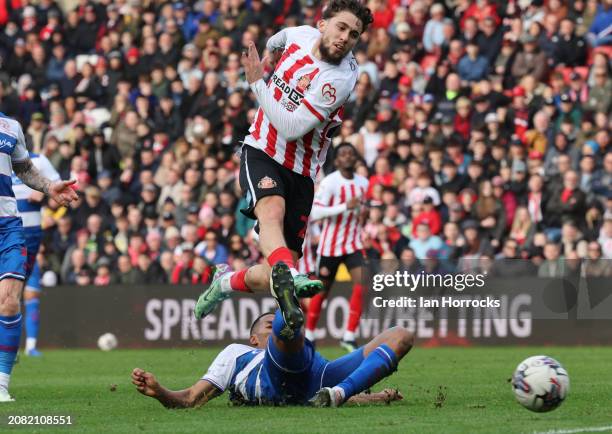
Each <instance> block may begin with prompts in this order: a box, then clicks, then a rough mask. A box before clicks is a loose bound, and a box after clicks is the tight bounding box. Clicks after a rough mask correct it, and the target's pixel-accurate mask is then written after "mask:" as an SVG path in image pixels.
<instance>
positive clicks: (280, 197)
mask: <svg viewBox="0 0 612 434" xmlns="http://www.w3.org/2000/svg"><path fill="white" fill-rule="evenodd" d="M322 16H323V19H321V20H320V21H319V22H318V23H317V28H314V27H311V26H300V27H293V28H286V29H283V30H281V31H280V32H278V33H277V34H276V35H274V36H272V37H271V38H270V39H269V40H268V42H267V49H268V51H269V52H271V53H273V57H274V59H275V60H276V59H278V60H277V61H276V65H275V69H274V72H273V74H272V76H271V78H270V80H269V81H268V83H266V82H265V81H264V80H263V71H264V64H265V62H266V59H265V58H264V61H263V62H262V61H260V59H259V55H258V53H257V49H256V48H255V45H254V44H253V43H251V45H250V46H249V48H248V52H245V53H243V56H242V64H243V66H244V69H245V74H246V78H247V81H248V82H249V84H250V86H251V90H252V91H253V93H254V94H255V97H256V98H257V102H258V103H259V109H258V111H257V113H256V115H255V120H254V122H253V125H251V128H250V129H249V135H248V136H247V137H246V138H245V139H244V146H243V147H242V153H241V165H240V185H241V188H242V190H243V191H244V192H245V193H246V195H247V199H248V203H249V207H248V208H247V209H245V210H242V212H243V213H244V214H245V215H247V216H249V217H251V218H253V219H257V226H256V227H257V228H258V230H259V235H260V237H259V238H260V242H259V244H260V248H261V251H262V253H263V254H264V256H265V257H266V261H267V263H265V264H259V265H256V266H253V267H250V268H248V269H245V270H242V271H238V272H230V271H229V267H227V266H222V267H217V270H216V272H215V274H214V276H213V282H212V283H211V285H210V287H209V288H208V289H207V290H206V291H205V292H204V293H203V294H202V295H201V296H200V298H199V300H198V302H197V304H196V309H195V314H196V317H197V318H202V317H203V316H205V315H207V314H208V313H210V312H212V310H213V309H214V308H215V307H216V306H217V305H218V304H219V303H220V302H221V301H222V300H223V299H225V298H227V297H229V296H230V294H231V293H232V292H233V291H243V292H250V291H254V290H259V291H265V290H268V288H269V290H270V291H271V292H272V295H273V296H274V297H275V298H276V300H277V302H278V303H279V307H280V309H281V312H282V313H283V315H284V317H285V320H286V322H287V324H289V326H290V328H295V327H298V326H301V325H302V324H303V322H304V314H303V312H302V310H301V309H300V305H299V302H298V299H297V297H296V295H297V296H298V297H304V296H311V295H313V294H314V293H316V292H318V291H320V290H321V289H323V284H322V282H321V281H318V280H309V279H308V277H307V276H304V275H300V274H299V273H298V271H297V270H296V268H295V264H296V261H297V259H298V258H299V256H300V255H301V254H302V244H303V241H304V233H305V231H306V224H307V222H308V216H309V214H310V209H311V208H312V200H313V197H314V178H315V176H316V174H317V172H318V171H319V168H320V167H321V165H322V164H323V162H324V161H325V156H326V153H327V149H328V147H329V144H330V137H331V134H332V131H333V130H334V129H336V128H337V127H338V126H339V125H340V122H341V114H342V113H341V112H342V108H343V106H344V104H345V103H346V101H347V100H348V98H349V96H350V93H351V91H352V90H353V88H354V87H355V83H356V82H357V74H358V69H357V62H356V60H355V57H354V56H353V54H352V52H351V50H352V49H353V47H354V46H355V44H356V43H357V41H358V40H359V37H360V36H361V34H362V32H363V31H364V30H365V29H366V28H367V26H368V25H370V24H371V23H372V21H373V19H372V13H371V12H370V10H369V9H368V8H367V7H365V6H363V5H362V4H361V3H360V2H359V1H357V0H331V1H330V3H329V4H328V5H327V7H326V8H325V9H324V11H323V15H322ZM279 264H286V265H287V266H288V267H289V269H290V272H291V275H292V276H293V279H291V280H290V281H289V284H288V285H287V286H286V287H282V288H281V287H278V285H276V284H275V283H274V281H275V280H276V279H277V278H279V276H280V275H282V272H281V273H280V274H279V273H277V272H276V271H277V270H275V268H274V267H275V266H277V265H279ZM278 271H280V270H278ZM298 328H299V327H298Z"/></svg>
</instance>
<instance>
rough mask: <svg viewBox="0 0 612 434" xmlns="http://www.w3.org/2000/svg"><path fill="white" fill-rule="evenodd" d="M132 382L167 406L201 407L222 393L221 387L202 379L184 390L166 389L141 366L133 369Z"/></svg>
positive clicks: (140, 390)
mask: <svg viewBox="0 0 612 434" xmlns="http://www.w3.org/2000/svg"><path fill="white" fill-rule="evenodd" d="M132 384H134V385H135V386H136V390H138V392H140V393H142V394H143V395H145V396H150V397H151V398H155V399H157V400H158V401H159V402H160V403H161V404H162V405H163V406H164V407H166V408H194V407H200V406H202V405H204V404H206V403H207V402H208V401H210V400H211V399H213V398H216V397H217V396H219V395H220V392H219V389H217V388H216V387H215V386H213V385H212V384H211V383H209V382H208V381H206V380H200V381H198V382H197V383H195V384H194V385H193V386H191V387H189V388H188V389H184V390H177V391H173V390H169V389H166V388H165V387H163V386H162V385H161V384H159V382H158V381H157V379H156V378H155V376H154V375H153V374H152V373H150V372H146V371H144V370H142V369H140V368H135V369H134V370H133V371H132Z"/></svg>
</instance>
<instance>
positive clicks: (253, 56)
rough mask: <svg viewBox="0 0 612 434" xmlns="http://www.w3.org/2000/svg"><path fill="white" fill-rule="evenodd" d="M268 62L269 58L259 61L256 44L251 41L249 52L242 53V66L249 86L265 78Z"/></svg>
mask: <svg viewBox="0 0 612 434" xmlns="http://www.w3.org/2000/svg"><path fill="white" fill-rule="evenodd" d="M267 61H268V58H267V57H264V59H263V60H260V59H259V53H258V52H257V47H255V43H254V42H252V41H251V42H250V43H249V47H248V48H247V50H246V51H243V52H242V66H243V67H244V74H245V75H246V79H247V81H248V82H249V84H252V83H255V82H256V81H258V80H260V79H262V78H263V74H264V67H265V65H266V62H267Z"/></svg>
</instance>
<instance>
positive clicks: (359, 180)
mask: <svg viewBox="0 0 612 434" xmlns="http://www.w3.org/2000/svg"><path fill="white" fill-rule="evenodd" d="M367 190H368V180H367V179H366V178H364V177H363V176H361V175H357V174H354V176H353V179H347V178H345V177H344V176H342V174H341V173H340V171H335V172H333V173H330V174H329V175H328V176H326V177H325V178H323V181H321V185H320V186H319V190H318V191H317V193H316V195H315V198H314V204H313V207H312V211H311V219H313V220H318V219H321V218H323V228H322V229H321V231H322V232H321V233H322V234H321V238H320V239H319V247H318V249H317V254H318V255H320V256H334V257H337V256H343V255H348V254H350V253H353V252H355V251H357V250H361V249H363V242H362V238H361V236H362V230H363V228H362V227H361V225H360V224H359V213H360V208H361V207H356V208H353V209H347V207H346V204H347V202H348V201H349V200H351V199H352V198H354V197H356V198H359V199H360V201H361V203H363V202H365V196H366V192H367Z"/></svg>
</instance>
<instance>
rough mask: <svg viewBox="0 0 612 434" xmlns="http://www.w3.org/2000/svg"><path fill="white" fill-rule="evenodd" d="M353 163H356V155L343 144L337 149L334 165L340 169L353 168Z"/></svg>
mask: <svg viewBox="0 0 612 434" xmlns="http://www.w3.org/2000/svg"><path fill="white" fill-rule="evenodd" d="M355 163H357V155H356V154H355V150H354V149H353V148H350V147H348V146H343V147H342V148H340V150H339V151H338V155H337V156H336V166H337V167H338V169H341V170H349V169H351V170H354V169H355Z"/></svg>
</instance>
